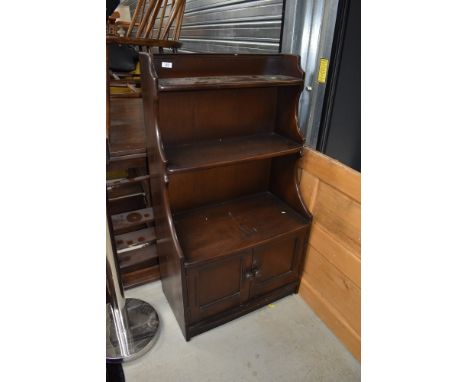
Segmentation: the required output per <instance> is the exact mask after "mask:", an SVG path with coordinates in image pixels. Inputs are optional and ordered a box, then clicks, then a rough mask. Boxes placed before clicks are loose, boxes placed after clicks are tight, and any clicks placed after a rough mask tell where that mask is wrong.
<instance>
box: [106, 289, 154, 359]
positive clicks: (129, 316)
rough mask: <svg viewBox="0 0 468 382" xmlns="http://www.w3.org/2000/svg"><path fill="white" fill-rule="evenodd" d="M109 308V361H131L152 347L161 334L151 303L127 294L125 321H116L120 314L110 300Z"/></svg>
mask: <svg viewBox="0 0 468 382" xmlns="http://www.w3.org/2000/svg"><path fill="white" fill-rule="evenodd" d="M106 308H107V312H106V326H107V338H106V347H107V351H106V361H107V362H115V363H119V362H128V361H131V360H134V359H136V358H138V357H141V356H142V355H143V354H145V353H146V352H147V351H148V350H150V349H151V348H152V347H153V345H154V344H155V343H156V341H157V339H158V337H159V317H158V313H157V312H156V310H155V309H154V308H153V307H152V306H151V305H150V304H148V303H146V302H144V301H141V300H138V299H135V298H127V299H126V303H125V310H126V317H125V319H124V320H123V321H125V324H124V325H119V323H117V322H116V320H118V319H119V317H117V318H116V313H115V312H114V311H113V310H112V308H111V305H110V304H107V307H106ZM117 316H118V312H117ZM118 327H120V328H122V327H123V330H122V329H121V330H119V329H117V328H118Z"/></svg>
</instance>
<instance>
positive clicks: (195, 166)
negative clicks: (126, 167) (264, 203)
mask: <svg viewBox="0 0 468 382" xmlns="http://www.w3.org/2000/svg"><path fill="white" fill-rule="evenodd" d="M301 148H302V142H301V143H297V142H294V141H293V140H291V139H288V138H285V137H283V136H281V135H278V134H275V133H263V134H256V135H247V136H241V137H233V138H222V139H221V138H220V139H217V140H208V141H203V142H198V143H193V144H184V145H179V146H168V147H167V148H166V156H167V159H168V166H167V172H168V173H169V174H175V173H179V172H186V171H193V170H199V169H204V168H211V167H217V166H223V165H227V164H230V163H238V162H245V161H249V160H254V159H265V158H273V157H277V156H282V155H288V154H293V153H297V152H299V151H300V150H301Z"/></svg>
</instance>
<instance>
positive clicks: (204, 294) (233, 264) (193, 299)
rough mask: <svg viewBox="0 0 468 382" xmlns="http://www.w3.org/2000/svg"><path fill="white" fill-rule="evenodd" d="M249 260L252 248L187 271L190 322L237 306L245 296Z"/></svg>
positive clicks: (246, 292) (246, 293) (247, 286)
mask: <svg viewBox="0 0 468 382" xmlns="http://www.w3.org/2000/svg"><path fill="white" fill-rule="evenodd" d="M251 261H252V255H251V251H243V252H241V253H238V254H235V255H233V256H230V257H228V258H226V259H223V260H220V261H216V262H213V263H210V264H207V265H202V266H200V267H196V268H194V269H190V270H189V271H188V272H187V277H188V295H189V296H188V297H189V308H190V321H191V322H192V323H193V322H196V321H199V320H201V319H203V318H206V317H208V316H212V315H214V314H217V313H220V312H222V311H224V310H226V309H230V308H234V307H237V306H240V305H241V304H242V302H243V301H245V300H246V299H247V298H248V291H249V289H248V288H249V284H248V282H247V281H246V280H245V277H244V275H245V273H246V270H247V269H250V267H251Z"/></svg>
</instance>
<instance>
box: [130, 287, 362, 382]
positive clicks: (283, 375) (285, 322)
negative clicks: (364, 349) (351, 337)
mask: <svg viewBox="0 0 468 382" xmlns="http://www.w3.org/2000/svg"><path fill="white" fill-rule="evenodd" d="M125 295H126V297H134V298H140V299H142V300H145V301H146V302H149V303H150V304H152V305H153V306H154V307H155V308H156V309H157V311H158V314H159V317H160V320H161V321H162V322H161V325H162V326H161V334H160V337H159V339H158V342H157V343H156V345H155V346H154V348H153V349H151V350H150V351H149V352H148V353H147V354H145V355H144V356H143V357H141V358H139V359H137V360H135V361H132V362H130V363H127V364H125V365H124V371H125V376H126V380H127V382H146V381H161V382H199V381H203V382H209V381H212V382H241V381H257V382H259V381H265V382H276V381H278V382H279V381H281V382H283V381H287V382H296V381H297V382H300V381H330V382H331V381H333V382H341V381H346V382H348V381H359V380H360V378H361V367H360V364H359V363H358V362H357V361H356V360H355V359H354V358H353V356H352V355H351V353H349V352H348V350H346V348H345V347H344V346H343V345H342V344H341V343H340V342H339V341H338V339H337V338H336V337H335V336H334V335H333V333H332V332H330V331H329V330H328V328H327V327H326V326H325V324H323V323H322V321H320V319H319V318H318V317H317V316H316V315H315V313H314V312H313V311H312V310H311V309H310V308H309V307H308V306H307V304H306V303H305V302H304V301H303V300H302V299H301V297H299V295H292V296H288V297H285V298H283V299H281V300H279V301H277V302H275V303H274V304H272V305H270V306H267V307H264V308H261V309H259V310H257V311H255V312H252V313H250V314H247V315H246V316H243V317H241V318H238V319H236V320H234V321H231V322H229V323H227V324H224V325H222V326H220V327H217V328H215V329H212V330H210V331H208V332H205V333H203V334H200V335H198V336H196V337H193V338H192V339H191V340H190V342H186V341H185V339H184V337H183V336H182V332H181V331H180V328H179V326H178V324H177V322H176V320H175V318H174V315H173V314H172V311H171V309H170V307H169V304H168V302H167V300H166V298H165V296H164V294H163V292H162V288H161V282H159V281H158V282H155V283H151V284H147V285H144V286H142V287H139V288H134V289H131V290H129V291H127V292H126V293H125Z"/></svg>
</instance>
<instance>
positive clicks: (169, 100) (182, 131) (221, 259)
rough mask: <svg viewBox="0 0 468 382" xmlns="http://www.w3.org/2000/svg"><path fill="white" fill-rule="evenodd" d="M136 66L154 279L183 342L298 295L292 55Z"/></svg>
mask: <svg viewBox="0 0 468 382" xmlns="http://www.w3.org/2000/svg"><path fill="white" fill-rule="evenodd" d="M140 62H141V66H142V78H143V81H142V88H143V102H144V116H145V126H146V137H147V152H148V167H149V176H150V183H151V194H152V201H153V215H154V220H155V226H156V247H157V252H158V256H159V259H160V268H161V279H162V285H163V290H164V293H165V295H166V297H167V299H168V301H169V303H170V305H171V307H172V309H173V311H174V314H175V316H176V318H177V320H178V322H179V325H180V327H181V329H182V332H183V333H184V336H185V337H186V339H187V340H188V339H190V337H192V336H193V335H196V334H198V333H201V332H203V331H206V330H208V329H210V328H212V327H215V326H217V325H220V324H222V323H224V322H227V321H229V320H232V319H234V318H236V317H238V316H240V315H242V314H245V313H247V312H250V311H252V310H254V309H257V308H258V307H261V306H263V305H265V304H268V303H269V302H271V301H274V300H276V299H278V298H281V297H283V296H286V295H288V294H290V293H294V292H297V289H298V286H299V280H300V272H301V266H302V263H303V259H304V253H305V246H306V242H307V235H308V232H309V228H310V223H311V218H312V217H311V216H310V214H309V212H308V211H307V209H306V208H305V206H304V203H303V201H302V199H301V196H300V194H299V190H298V185H297V179H296V175H297V169H296V165H297V160H298V159H299V158H300V156H301V151H302V147H303V143H304V140H303V137H302V135H301V134H300V132H299V129H298V126H297V106H298V100H299V96H300V93H301V91H302V87H303V72H302V70H301V69H300V66H299V58H298V57H297V56H290V55H217V54H216V55H215V54H187V55H184V54H171V55H155V56H150V55H149V54H147V53H141V54H140Z"/></svg>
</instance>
